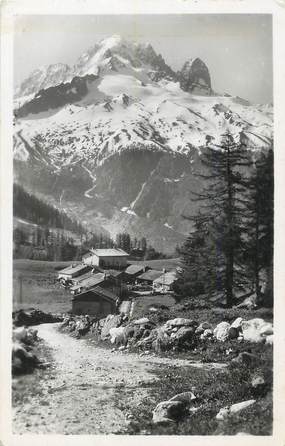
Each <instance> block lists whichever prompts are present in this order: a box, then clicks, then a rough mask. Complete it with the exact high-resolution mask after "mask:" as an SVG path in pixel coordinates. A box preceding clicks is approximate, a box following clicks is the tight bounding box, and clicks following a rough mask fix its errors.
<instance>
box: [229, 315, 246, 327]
mask: <svg viewBox="0 0 285 446" xmlns="http://www.w3.org/2000/svg"><path fill="white" fill-rule="evenodd" d="M242 322H243V318H242V317H237V318H236V319H235V320H234V321H233V322H232V324H231V327H233V328H239V329H241V324H242Z"/></svg>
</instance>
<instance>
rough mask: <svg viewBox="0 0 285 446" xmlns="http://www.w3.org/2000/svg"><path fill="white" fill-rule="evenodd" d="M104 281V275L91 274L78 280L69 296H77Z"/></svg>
mask: <svg viewBox="0 0 285 446" xmlns="http://www.w3.org/2000/svg"><path fill="white" fill-rule="evenodd" d="M105 280H106V274H105V273H97V274H91V275H89V276H88V277H83V278H82V280H79V281H78V282H77V283H76V284H74V285H73V286H72V287H71V288H70V291H71V294H78V293H81V292H82V291H86V290H89V289H90V288H94V287H95V286H97V285H99V284H101V285H102V284H103V282H104V281H105Z"/></svg>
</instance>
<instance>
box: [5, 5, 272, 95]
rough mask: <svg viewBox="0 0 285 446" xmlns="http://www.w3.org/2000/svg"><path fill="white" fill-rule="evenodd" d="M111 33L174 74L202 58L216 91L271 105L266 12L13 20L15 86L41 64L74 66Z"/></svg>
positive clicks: (269, 37) (269, 22)
mask: <svg viewBox="0 0 285 446" xmlns="http://www.w3.org/2000/svg"><path fill="white" fill-rule="evenodd" d="M113 34H119V35H121V36H122V37H124V38H126V39H130V40H134V41H138V42H144V43H146V42H149V43H151V45H152V46H153V48H154V49H155V51H156V52H157V53H160V54H161V55H162V56H163V58H164V59H165V61H166V63H167V64H168V65H170V66H171V67H172V68H173V69H174V70H179V69H181V67H182V65H183V64H184V62H185V61H186V60H187V59H190V58H192V57H200V58H201V59H202V60H203V61H204V62H205V63H206V65H207V66H208V68H209V71H210V75H211V80H212V87H213V89H214V90H215V91H216V92H219V93H229V94H231V95H237V96H240V97H242V98H244V99H248V100H250V101H251V102H253V103H269V102H273V62H272V17H271V15H269V14H171V15H162V14H160V15H97V16H92V15H89V16H87V15H80V16H79V15H54V16H48V15H38V16H31V15H25V16H24V15H23V16H17V17H16V19H15V32H14V83H15V84H16V85H18V84H19V83H21V82H22V81H23V80H24V79H25V78H26V77H27V76H28V75H29V74H30V73H31V72H32V71H33V70H35V69H36V68H38V67H40V66H43V65H50V64H53V63H58V62H61V63H67V64H69V65H73V64H74V63H75V62H76V60H77V58H78V57H79V56H80V55H81V54H82V53H83V52H85V51H86V50H87V49H88V48H89V47H91V46H93V45H94V44H95V43H96V42H98V41H100V40H101V39H103V38H106V37H109V36H111V35H113Z"/></svg>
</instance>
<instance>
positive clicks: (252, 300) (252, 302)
mask: <svg viewBox="0 0 285 446" xmlns="http://www.w3.org/2000/svg"><path fill="white" fill-rule="evenodd" d="M256 300H257V298H256V294H253V295H252V296H249V297H247V298H246V299H244V301H243V302H241V303H240V304H239V305H237V306H236V307H237V308H247V309H248V310H253V309H254V308H256V306H257V305H256Z"/></svg>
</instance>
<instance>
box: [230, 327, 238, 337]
mask: <svg viewBox="0 0 285 446" xmlns="http://www.w3.org/2000/svg"><path fill="white" fill-rule="evenodd" d="M238 335H239V329H238V328H235V327H230V329H229V332H228V338H229V339H237V338H238Z"/></svg>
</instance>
